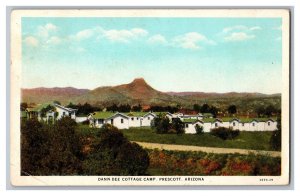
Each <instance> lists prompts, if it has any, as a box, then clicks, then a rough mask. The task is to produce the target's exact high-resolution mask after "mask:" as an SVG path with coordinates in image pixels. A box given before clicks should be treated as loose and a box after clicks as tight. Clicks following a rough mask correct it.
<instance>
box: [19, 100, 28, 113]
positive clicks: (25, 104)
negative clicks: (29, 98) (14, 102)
mask: <svg viewBox="0 0 300 196" xmlns="http://www.w3.org/2000/svg"><path fill="white" fill-rule="evenodd" d="M27 108H28V104H27V103H25V102H22V103H21V104H20V110H21V111H25V110H26V109H27Z"/></svg>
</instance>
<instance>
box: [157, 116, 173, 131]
mask: <svg viewBox="0 0 300 196" xmlns="http://www.w3.org/2000/svg"><path fill="white" fill-rule="evenodd" d="M152 128H153V129H154V130H155V131H156V133H160V134H163V133H168V130H169V129H170V128H171V125H170V120H169V119H168V118H167V117H161V116H159V117H158V118H154V120H153V124H152Z"/></svg>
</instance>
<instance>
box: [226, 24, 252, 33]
mask: <svg viewBox="0 0 300 196" xmlns="http://www.w3.org/2000/svg"><path fill="white" fill-rule="evenodd" d="M247 29H248V27H246V26H244V25H236V26H232V27H226V28H224V29H223V31H222V32H223V33H229V32H231V31H234V30H247Z"/></svg>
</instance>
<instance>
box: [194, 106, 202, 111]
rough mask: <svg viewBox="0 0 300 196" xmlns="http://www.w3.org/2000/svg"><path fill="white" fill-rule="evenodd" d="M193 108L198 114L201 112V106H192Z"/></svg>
mask: <svg viewBox="0 0 300 196" xmlns="http://www.w3.org/2000/svg"><path fill="white" fill-rule="evenodd" d="M193 108H194V110H195V111H196V112H200V111H201V106H200V105H199V104H194V106H193Z"/></svg>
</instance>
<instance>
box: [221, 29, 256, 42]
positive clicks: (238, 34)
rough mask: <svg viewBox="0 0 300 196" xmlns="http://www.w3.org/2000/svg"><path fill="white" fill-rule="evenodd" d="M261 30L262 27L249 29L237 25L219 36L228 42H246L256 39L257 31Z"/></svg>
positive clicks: (223, 31)
mask: <svg viewBox="0 0 300 196" xmlns="http://www.w3.org/2000/svg"><path fill="white" fill-rule="evenodd" d="M261 29H262V28H261V27H260V26H251V27H248V26H244V25H236V26H231V27H226V28H224V29H223V30H222V32H221V33H220V34H219V35H220V36H222V37H223V39H224V41H226V42H234V41H245V40H249V39H253V38H255V37H256V36H255V31H259V30H261Z"/></svg>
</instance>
